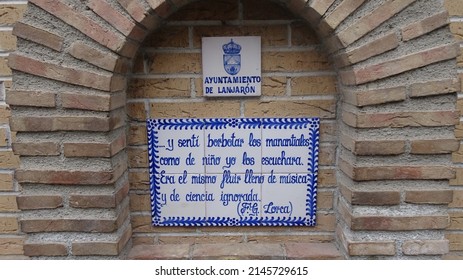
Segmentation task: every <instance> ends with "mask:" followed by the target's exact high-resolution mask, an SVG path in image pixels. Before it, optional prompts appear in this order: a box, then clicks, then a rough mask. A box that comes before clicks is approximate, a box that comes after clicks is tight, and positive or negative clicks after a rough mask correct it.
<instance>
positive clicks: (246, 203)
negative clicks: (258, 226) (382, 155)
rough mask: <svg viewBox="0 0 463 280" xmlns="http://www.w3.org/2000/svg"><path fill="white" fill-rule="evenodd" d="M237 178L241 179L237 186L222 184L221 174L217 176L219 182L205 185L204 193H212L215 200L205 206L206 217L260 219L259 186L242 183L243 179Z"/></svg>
mask: <svg viewBox="0 0 463 280" xmlns="http://www.w3.org/2000/svg"><path fill="white" fill-rule="evenodd" d="M238 176H240V177H241V179H240V183H239V184H222V180H223V175H222V174H218V178H220V180H218V181H217V182H216V183H215V184H206V192H207V193H213V194H214V198H215V200H214V201H209V202H207V204H206V214H207V217H210V218H223V217H228V218H231V219H254V220H257V219H259V218H260V208H261V207H260V200H261V184H255V183H254V184H253V183H243V182H244V180H245V178H244V177H243V176H242V175H238ZM222 187H223V188H222Z"/></svg>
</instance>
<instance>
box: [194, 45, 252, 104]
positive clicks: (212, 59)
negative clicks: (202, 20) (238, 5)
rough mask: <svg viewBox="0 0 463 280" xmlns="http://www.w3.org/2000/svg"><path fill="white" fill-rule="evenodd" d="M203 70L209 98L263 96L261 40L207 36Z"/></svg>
mask: <svg viewBox="0 0 463 280" xmlns="http://www.w3.org/2000/svg"><path fill="white" fill-rule="evenodd" d="M202 68H203V92H204V96H206V97H212V96H213V97H230V96H241V97H245V96H259V95H261V39H260V37H259V36H236V37H203V38H202Z"/></svg>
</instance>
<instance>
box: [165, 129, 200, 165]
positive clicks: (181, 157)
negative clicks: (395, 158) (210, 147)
mask: <svg viewBox="0 0 463 280" xmlns="http://www.w3.org/2000/svg"><path fill="white" fill-rule="evenodd" d="M158 131H159V133H158V143H157V145H156V147H157V148H158V150H157V151H158V152H157V156H158V158H157V160H158V164H159V168H160V170H165V171H166V172H168V173H178V172H182V171H183V170H188V171H190V172H196V173H198V172H201V173H203V172H204V166H203V165H202V158H203V156H204V132H203V131H202V130H190V129H180V130H173V129H170V130H158Z"/></svg>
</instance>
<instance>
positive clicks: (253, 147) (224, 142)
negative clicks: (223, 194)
mask: <svg viewBox="0 0 463 280" xmlns="http://www.w3.org/2000/svg"><path fill="white" fill-rule="evenodd" d="M260 134H261V131H260V128H249V129H247V128H243V129H240V128H238V127H230V128H227V129H219V130H217V129H209V128H207V129H206V130H205V146H206V151H205V154H206V157H208V158H210V159H211V161H210V163H219V161H220V163H219V164H216V165H215V164H211V165H207V166H206V172H207V173H222V172H223V171H224V170H230V171H231V172H240V173H243V172H244V171H245V170H246V169H248V168H251V169H253V170H254V171H256V172H259V173H260V172H261V147H260V146H259V145H258V144H259V142H260V137H261V135H260ZM218 158H220V160H219V159H218ZM213 159H215V160H216V162H213Z"/></svg>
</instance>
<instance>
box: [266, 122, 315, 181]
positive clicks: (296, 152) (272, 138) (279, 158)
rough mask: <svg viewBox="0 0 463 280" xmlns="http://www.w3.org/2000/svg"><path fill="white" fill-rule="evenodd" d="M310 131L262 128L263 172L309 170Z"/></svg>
mask: <svg viewBox="0 0 463 280" xmlns="http://www.w3.org/2000/svg"><path fill="white" fill-rule="evenodd" d="M308 145H309V131H308V129H306V128H303V129H282V130H275V129H272V128H269V129H265V128H264V129H262V157H263V159H262V172H264V173H268V172H271V171H272V170H273V171H274V172H277V173H278V172H299V173H304V172H307V163H308V158H309V150H308Z"/></svg>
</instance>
